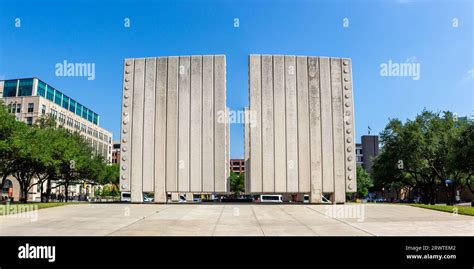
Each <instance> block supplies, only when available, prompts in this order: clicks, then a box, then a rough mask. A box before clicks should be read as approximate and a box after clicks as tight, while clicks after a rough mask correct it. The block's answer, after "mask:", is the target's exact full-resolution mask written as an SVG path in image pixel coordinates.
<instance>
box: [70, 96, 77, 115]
mask: <svg viewBox="0 0 474 269" xmlns="http://www.w3.org/2000/svg"><path fill="white" fill-rule="evenodd" d="M69 111H71V112H72V113H76V101H74V100H72V99H70V100H69Z"/></svg>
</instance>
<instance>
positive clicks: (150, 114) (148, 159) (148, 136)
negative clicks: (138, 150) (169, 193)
mask: <svg viewBox="0 0 474 269" xmlns="http://www.w3.org/2000/svg"><path fill="white" fill-rule="evenodd" d="M155 76H156V59H155V58H148V59H146V60H145V99H144V107H143V145H144V147H143V163H142V165H143V166H142V169H143V191H144V192H153V191H155V188H154V183H155V180H154V177H155V171H154V169H155Z"/></svg>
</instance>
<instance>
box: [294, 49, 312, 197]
mask: <svg viewBox="0 0 474 269" xmlns="http://www.w3.org/2000/svg"><path fill="white" fill-rule="evenodd" d="M307 59H308V58H307V57H304V56H298V57H296V75H297V80H296V81H297V84H296V85H297V101H298V112H297V113H298V174H299V180H298V191H299V192H309V191H310V181H311V166H310V157H311V156H310V152H309V151H310V144H309V107H308V106H309V98H308V97H309V96H308V60H307Z"/></svg>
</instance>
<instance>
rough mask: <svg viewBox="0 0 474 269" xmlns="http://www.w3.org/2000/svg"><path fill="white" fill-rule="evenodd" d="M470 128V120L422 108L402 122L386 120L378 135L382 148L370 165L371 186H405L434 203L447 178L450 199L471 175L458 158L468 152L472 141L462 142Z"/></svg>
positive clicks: (425, 200)
mask: <svg viewBox="0 0 474 269" xmlns="http://www.w3.org/2000/svg"><path fill="white" fill-rule="evenodd" d="M471 129H472V123H469V122H458V121H456V120H455V118H454V117H453V114H452V113H451V112H443V113H435V112H430V111H427V110H423V111H422V112H421V114H419V115H417V116H416V118H415V119H414V120H407V121H406V122H405V123H402V122H401V121H400V120H398V119H392V120H390V121H389V123H388V124H387V126H386V127H385V129H384V131H382V133H381V135H380V141H381V143H382V150H381V154H380V155H379V156H377V157H376V158H375V159H374V165H373V167H372V172H371V174H372V177H373V178H374V181H375V182H374V183H375V186H376V187H379V188H381V187H384V186H390V185H393V184H398V185H403V186H409V187H410V188H412V189H414V190H416V191H418V192H419V193H421V194H422V200H423V202H425V203H431V204H434V203H435V202H436V193H437V190H438V189H439V187H440V186H441V185H443V184H445V182H446V180H447V179H450V182H452V183H451V184H450V186H449V188H446V189H447V196H448V198H449V200H450V201H451V202H453V200H454V199H455V197H454V193H455V191H456V190H458V189H459V188H460V187H461V186H463V185H464V184H465V182H466V181H468V178H472V174H471V175H469V171H467V170H466V169H465V167H466V166H465V165H467V164H466V162H465V161H461V160H460V159H462V158H463V156H465V155H466V154H469V151H471V152H472V144H471V145H468V144H466V141H468V140H469V138H468V137H467V136H468V135H469V131H468V130H471ZM471 139H472V138H471ZM471 143H472V142H471ZM399 161H401V162H403V167H402V168H400V167H398V162H399Z"/></svg>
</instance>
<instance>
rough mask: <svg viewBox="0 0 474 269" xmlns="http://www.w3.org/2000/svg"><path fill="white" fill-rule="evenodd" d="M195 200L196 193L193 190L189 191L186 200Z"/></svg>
mask: <svg viewBox="0 0 474 269" xmlns="http://www.w3.org/2000/svg"><path fill="white" fill-rule="evenodd" d="M192 201H194V194H193V193H192V192H187V193H186V202H192Z"/></svg>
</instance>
